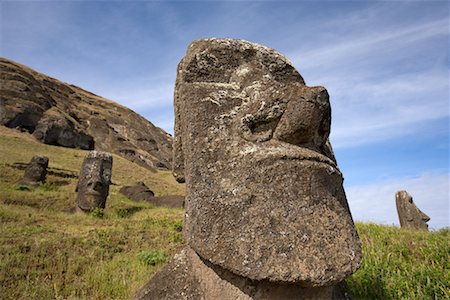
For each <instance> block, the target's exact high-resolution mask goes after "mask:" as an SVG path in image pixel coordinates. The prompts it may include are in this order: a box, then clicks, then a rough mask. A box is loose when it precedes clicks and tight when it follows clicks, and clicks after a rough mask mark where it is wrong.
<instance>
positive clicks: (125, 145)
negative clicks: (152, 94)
mask: <svg viewBox="0 0 450 300" xmlns="http://www.w3.org/2000/svg"><path fill="white" fill-rule="evenodd" d="M0 125H4V126H7V127H9V128H17V129H20V130H22V131H27V132H29V133H31V134H32V135H33V136H34V137H35V138H36V139H37V140H39V141H40V142H42V143H45V144H49V145H57V146H63V147H69V148H80V149H85V150H91V149H95V150H100V151H108V152H112V153H115V154H117V155H119V156H122V157H124V158H126V159H128V160H130V161H132V162H135V163H137V164H139V165H141V166H144V167H146V168H149V169H156V168H159V169H170V168H171V164H172V137H171V135H169V134H168V133H166V132H165V131H164V130H162V129H161V128H159V127H156V126H155V125H153V124H152V123H151V122H149V121H148V120H146V119H145V118H143V117H142V116H140V115H139V114H137V113H136V112H134V111H132V110H131V109H129V108H126V107H124V106H122V105H119V104H117V103H115V102H113V101H111V100H109V99H105V98H103V97H100V96H97V95H95V94H93V93H91V92H88V91H85V90H83V89H81V88H79V87H77V86H74V85H71V84H67V83H64V82H61V81H59V80H57V79H54V78H51V77H49V76H46V75H44V74H41V73H39V72H36V71H34V70H32V69H30V68H28V67H26V66H24V65H21V64H18V63H16V62H13V61H11V60H8V59H6V58H1V57H0Z"/></svg>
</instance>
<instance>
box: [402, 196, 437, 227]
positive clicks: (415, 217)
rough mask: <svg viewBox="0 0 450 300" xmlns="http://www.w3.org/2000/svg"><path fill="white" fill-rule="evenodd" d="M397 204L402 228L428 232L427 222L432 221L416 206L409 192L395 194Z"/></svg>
mask: <svg viewBox="0 0 450 300" xmlns="http://www.w3.org/2000/svg"><path fill="white" fill-rule="evenodd" d="M395 204H396V206H397V213H398V218H399V220H400V226H401V227H402V228H404V227H405V228H415V229H424V230H428V224H427V222H428V221H430V217H429V216H427V215H426V214H425V213H424V212H422V211H421V210H420V209H419V208H418V207H417V206H416V204H415V203H414V201H413V198H412V197H411V195H410V194H408V192H407V191H399V192H397V193H396V194H395Z"/></svg>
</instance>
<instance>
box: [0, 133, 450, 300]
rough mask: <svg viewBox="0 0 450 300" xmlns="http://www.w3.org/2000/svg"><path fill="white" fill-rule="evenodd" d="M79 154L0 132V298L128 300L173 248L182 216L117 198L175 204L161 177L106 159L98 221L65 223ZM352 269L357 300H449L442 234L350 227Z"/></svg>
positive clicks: (71, 218) (167, 178) (90, 217)
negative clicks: (139, 196)
mask: <svg viewBox="0 0 450 300" xmlns="http://www.w3.org/2000/svg"><path fill="white" fill-rule="evenodd" d="M85 153H86V152H85V151H81V150H75V149H67V148H61V147H53V146H48V145H43V144H40V143H37V142H36V141H35V140H34V139H33V138H32V137H30V136H29V135H26V134H23V133H17V132H16V131H14V130H9V129H6V128H4V127H1V126H0V298H2V299H128V298H130V296H131V295H132V294H133V292H134V291H135V290H136V289H137V288H138V287H139V286H141V285H142V284H143V283H144V282H145V281H146V280H148V278H149V277H150V276H151V274H153V273H154V272H155V271H156V270H157V269H158V268H159V267H160V266H161V265H162V264H163V262H164V260H165V259H167V258H168V257H170V256H171V255H172V254H173V253H175V252H176V251H177V249H179V248H180V247H181V246H182V243H183V240H182V233H181V230H182V226H183V224H182V222H183V211H182V210H180V209H165V208H154V207H152V206H151V205H149V204H144V203H135V202H132V201H130V200H128V199H127V198H125V197H123V196H121V195H120V194H119V193H118V190H119V189H120V187H121V186H122V185H127V184H131V183H133V182H135V181H144V182H145V183H146V184H147V185H148V186H149V187H150V189H152V190H153V191H155V193H156V195H168V194H180V195H181V194H183V193H184V186H183V185H180V184H177V183H176V182H175V181H174V180H173V178H172V176H171V174H170V173H169V172H154V173H152V172H149V171H148V170H146V169H144V168H141V167H139V166H137V165H135V164H132V163H130V162H129V161H127V160H125V159H122V158H120V157H117V156H114V163H113V177H112V182H113V185H112V186H111V189H110V196H109V198H108V201H107V208H106V209H105V211H95V212H93V213H91V214H78V213H77V214H76V213H73V208H74V204H75V192H74V190H75V185H76V182H77V178H76V175H77V174H78V172H79V168H80V166H81V162H82V160H83V157H84V155H85ZM36 154H43V155H47V156H48V157H49V158H50V165H49V167H50V174H49V176H48V180H47V183H46V184H44V185H43V186H41V187H39V188H36V189H24V188H21V187H18V186H16V185H15V182H16V181H17V180H18V179H19V178H20V177H21V176H22V174H23V171H22V170H20V169H19V167H20V164H17V163H27V162H28V161H29V160H30V159H31V157H32V156H33V155H36ZM357 228H358V232H359V234H360V236H361V239H362V242H363V249H364V263H363V265H362V267H361V269H360V270H359V271H358V272H357V273H355V274H354V275H353V276H352V277H350V278H349V279H348V284H349V287H350V289H351V291H352V293H353V294H354V296H355V297H356V298H357V299H450V287H449V282H450V278H449V274H448V273H449V270H450V266H449V254H450V246H449V240H450V234H449V231H448V230H442V231H439V232H432V233H427V232H417V231H410V230H400V229H398V228H395V227H387V226H379V225H374V224H357Z"/></svg>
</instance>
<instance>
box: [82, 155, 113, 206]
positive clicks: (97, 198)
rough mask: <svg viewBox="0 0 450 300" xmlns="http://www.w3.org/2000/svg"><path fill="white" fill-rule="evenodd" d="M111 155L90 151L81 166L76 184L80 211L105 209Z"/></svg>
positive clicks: (110, 170) (109, 179) (110, 171)
mask: <svg viewBox="0 0 450 300" xmlns="http://www.w3.org/2000/svg"><path fill="white" fill-rule="evenodd" d="M112 161H113V160H112V155H111V154H110V153H106V152H100V151H91V152H89V153H88V154H87V155H86V157H85V158H84V161H83V164H82V165H81V171H80V176H79V178H78V184H77V188H76V191H77V200H76V201H77V206H78V208H79V209H81V210H82V211H86V212H88V211H90V210H92V209H94V208H105V204H106V199H107V197H108V193H109V184H110V182H111V175H112V174H111V173H112Z"/></svg>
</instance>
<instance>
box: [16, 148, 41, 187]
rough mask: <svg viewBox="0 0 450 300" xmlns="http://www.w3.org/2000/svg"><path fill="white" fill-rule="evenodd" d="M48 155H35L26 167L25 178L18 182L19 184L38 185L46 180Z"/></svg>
mask: <svg viewBox="0 0 450 300" xmlns="http://www.w3.org/2000/svg"><path fill="white" fill-rule="evenodd" d="M47 168H48V157H46V156H42V155H36V156H33V158H32V159H31V161H30V162H29V163H28V166H27V167H26V169H25V172H24V175H23V178H22V179H20V180H19V182H17V184H19V185H30V186H38V185H41V184H42V183H44V182H45V178H46V177H47Z"/></svg>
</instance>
